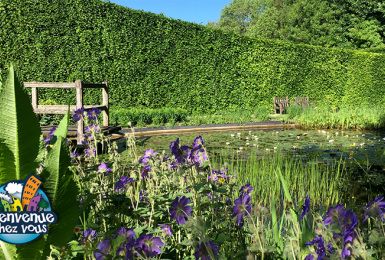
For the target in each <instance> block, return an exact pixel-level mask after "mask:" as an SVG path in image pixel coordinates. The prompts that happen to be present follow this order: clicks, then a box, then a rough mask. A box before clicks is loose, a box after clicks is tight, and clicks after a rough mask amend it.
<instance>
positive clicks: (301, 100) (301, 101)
mask: <svg viewBox="0 0 385 260" xmlns="http://www.w3.org/2000/svg"><path fill="white" fill-rule="evenodd" d="M295 105H296V106H300V107H308V106H309V97H295Z"/></svg>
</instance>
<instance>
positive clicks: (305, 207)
mask: <svg viewBox="0 0 385 260" xmlns="http://www.w3.org/2000/svg"><path fill="white" fill-rule="evenodd" d="M309 211H310V197H309V195H306V198H305V202H304V203H303V205H302V213H301V216H300V217H299V219H300V220H302V219H303V218H304V217H305V216H306V215H307V213H309Z"/></svg>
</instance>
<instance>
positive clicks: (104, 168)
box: [98, 162, 112, 173]
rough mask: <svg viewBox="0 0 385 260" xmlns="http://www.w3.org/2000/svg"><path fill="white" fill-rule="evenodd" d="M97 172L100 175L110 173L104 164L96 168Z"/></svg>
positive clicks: (110, 170)
mask: <svg viewBox="0 0 385 260" xmlns="http://www.w3.org/2000/svg"><path fill="white" fill-rule="evenodd" d="M98 172H100V173H110V172H112V169H111V168H108V165H107V164H106V163H104V162H102V163H101V164H100V165H99V167H98Z"/></svg>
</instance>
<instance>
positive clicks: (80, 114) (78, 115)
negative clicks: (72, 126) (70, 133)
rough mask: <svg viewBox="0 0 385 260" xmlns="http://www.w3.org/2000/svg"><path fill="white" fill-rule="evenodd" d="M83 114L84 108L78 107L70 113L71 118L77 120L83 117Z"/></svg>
mask: <svg viewBox="0 0 385 260" xmlns="http://www.w3.org/2000/svg"><path fill="white" fill-rule="evenodd" d="M83 116H84V109H83V108H79V109H76V110H75V112H74V114H73V115H72V119H73V120H74V121H75V122H77V121H79V120H81V119H83Z"/></svg>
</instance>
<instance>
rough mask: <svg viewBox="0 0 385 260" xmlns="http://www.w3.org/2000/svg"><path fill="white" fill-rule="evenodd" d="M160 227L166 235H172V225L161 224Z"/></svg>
mask: <svg viewBox="0 0 385 260" xmlns="http://www.w3.org/2000/svg"><path fill="white" fill-rule="evenodd" d="M159 227H160V228H161V229H162V232H163V234H164V235H165V236H169V237H171V236H172V229H171V227H170V225H167V224H160V225H159Z"/></svg>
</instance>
